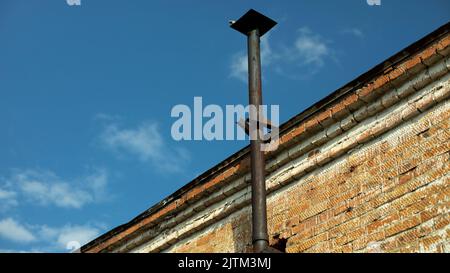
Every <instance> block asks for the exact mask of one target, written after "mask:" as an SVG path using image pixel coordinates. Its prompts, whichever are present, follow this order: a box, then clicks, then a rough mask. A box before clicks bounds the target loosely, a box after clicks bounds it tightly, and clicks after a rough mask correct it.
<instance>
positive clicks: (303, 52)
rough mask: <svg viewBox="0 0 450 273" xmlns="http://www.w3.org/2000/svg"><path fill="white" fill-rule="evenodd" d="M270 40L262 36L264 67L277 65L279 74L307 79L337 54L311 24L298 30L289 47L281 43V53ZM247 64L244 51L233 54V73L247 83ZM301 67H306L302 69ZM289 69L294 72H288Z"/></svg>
mask: <svg viewBox="0 0 450 273" xmlns="http://www.w3.org/2000/svg"><path fill="white" fill-rule="evenodd" d="M269 40H270V36H269V35H268V34H266V35H265V36H263V37H262V38H261V62H262V66H265V67H267V68H269V69H271V68H273V69H274V71H275V72H277V73H278V74H281V75H283V76H286V77H290V78H304V77H305V75H306V76H308V75H312V74H315V73H316V72H318V71H319V70H320V68H322V67H323V66H324V65H325V63H326V61H327V59H329V58H332V55H333V50H332V49H331V48H330V47H329V42H328V41H326V40H325V39H323V38H322V37H321V36H320V35H319V34H317V33H314V32H313V31H312V30H311V29H309V28H307V27H303V28H300V29H299V30H298V32H297V36H296V38H295V40H294V42H293V44H290V45H287V46H286V45H282V44H278V47H277V50H276V52H277V53H274V51H273V50H272V47H271V44H270V42H269ZM247 67H248V64H247V55H246V54H244V53H242V52H241V53H237V54H235V55H233V57H232V59H231V65H230V76H231V77H234V78H236V79H239V80H241V81H243V82H247V71H248V70H247ZM299 68H301V69H303V70H301V71H299ZM286 71H293V72H291V73H286ZM297 75H302V77H299V76H297Z"/></svg>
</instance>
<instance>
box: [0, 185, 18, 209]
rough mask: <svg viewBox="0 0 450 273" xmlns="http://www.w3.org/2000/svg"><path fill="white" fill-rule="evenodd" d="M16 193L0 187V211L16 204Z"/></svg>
mask: <svg viewBox="0 0 450 273" xmlns="http://www.w3.org/2000/svg"><path fill="white" fill-rule="evenodd" d="M16 198H17V193H16V192H15V191H11V190H6V189H2V188H0V212H1V211H4V210H7V209H9V208H10V207H13V206H17V205H18V204H19V203H18V201H17V199H16Z"/></svg>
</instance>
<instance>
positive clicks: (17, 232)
mask: <svg viewBox="0 0 450 273" xmlns="http://www.w3.org/2000/svg"><path fill="white" fill-rule="evenodd" d="M0 237H2V238H4V239H7V240H10V241H14V242H19V243H29V242H33V241H35V240H36V238H35V236H34V235H33V234H32V232H31V231H30V230H28V229H27V228H26V227H25V226H23V225H21V224H20V223H18V222H16V221H15V220H13V219H12V218H6V219H3V220H1V221H0Z"/></svg>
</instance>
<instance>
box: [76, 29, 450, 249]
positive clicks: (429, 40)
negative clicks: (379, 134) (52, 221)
mask: <svg viewBox="0 0 450 273" xmlns="http://www.w3.org/2000/svg"><path fill="white" fill-rule="evenodd" d="M449 32H450V22H447V23H446V24H444V25H442V26H441V27H439V28H438V29H436V30H435V31H433V32H431V33H430V34H428V35H426V36H425V37H423V38H421V39H420V40H418V41H416V42H414V43H413V44H411V45H409V46H408V47H406V48H404V49H402V50H401V51H399V52H398V53H396V54H394V55H393V56H391V57H389V58H388V59H387V60H385V61H383V62H381V63H379V64H378V65H376V66H375V67H373V68H372V69H370V70H369V71H367V72H365V73H363V74H361V75H360V76H358V77H357V78H356V79H354V80H352V81H351V82H349V83H347V84H345V85H344V86H342V87H340V88H338V89H337V90H335V91H334V92H332V93H330V94H329V95H327V96H326V97H324V98H323V99H321V100H319V101H317V102H316V103H314V104H313V105H312V106H310V107H308V108H307V109H305V110H304V111H302V112H301V113H299V114H297V115H296V116H294V117H293V118H291V119H289V120H288V121H287V122H285V123H283V124H282V125H280V137H281V136H282V135H283V134H284V133H286V132H288V131H290V130H291V129H292V128H293V127H295V126H296V125H298V124H300V123H302V122H304V121H306V120H307V119H308V118H310V117H312V116H313V115H315V114H316V113H317V112H320V111H321V110H323V109H325V108H327V107H328V106H330V105H332V104H333V103H334V102H335V101H337V100H339V99H341V98H342V97H344V96H346V95H348V94H349V93H352V92H354V91H356V90H358V89H359V88H361V87H363V86H364V85H366V84H367V83H368V82H370V81H371V80H372V79H374V78H375V77H376V76H378V75H380V74H383V73H384V72H385V71H386V70H387V69H389V68H392V67H396V66H397V65H398V64H400V63H402V62H404V61H405V60H406V59H407V58H409V57H411V56H412V55H414V54H416V53H418V52H420V51H421V50H423V49H424V48H427V47H428V46H430V45H431V44H433V43H435V42H436V41H437V40H440V39H441V38H443V37H445V36H446V35H448V34H449ZM249 152H250V146H249V145H247V146H246V147H244V148H242V149H241V150H239V151H238V152H236V153H234V154H232V155H231V156H229V157H228V158H226V159H225V160H223V161H221V162H220V163H218V164H216V165H215V166H214V167H212V168H210V169H209V170H207V171H205V172H204V173H203V174H201V175H199V176H198V177H196V178H195V179H194V180H192V181H191V182H189V183H187V184H186V185H184V186H183V187H181V188H180V189H178V190H177V191H175V192H174V193H172V194H170V195H169V196H167V197H166V198H164V199H163V200H161V201H160V202H158V203H156V204H155V205H153V206H152V207H150V208H149V209H147V210H145V211H144V212H142V213H141V214H139V215H138V216H136V217H135V218H133V219H132V220H130V221H129V222H127V223H125V224H122V225H120V226H117V227H115V228H114V229H112V230H110V231H108V232H106V233H104V234H103V235H101V236H99V237H97V238H96V239H94V240H92V241H91V242H89V243H87V244H85V245H84V246H82V247H81V252H86V251H88V250H89V249H90V248H93V247H95V246H97V245H98V244H100V243H102V242H104V241H106V240H108V239H109V238H112V237H114V236H115V235H117V234H119V233H121V232H122V231H124V230H126V229H128V228H129V227H132V226H133V225H135V224H136V223H138V222H140V221H141V220H142V219H144V218H146V217H148V216H150V215H152V214H154V213H156V212H157V211H159V210H160V209H161V208H163V207H165V206H166V205H167V204H168V203H170V202H171V201H173V200H177V199H179V198H180V197H181V196H182V195H183V194H185V193H187V192H188V191H189V190H191V189H193V188H195V187H197V186H199V185H202V184H203V183H205V182H207V181H208V180H209V179H210V178H211V177H214V176H215V175H216V174H217V173H221V172H222V171H223V170H225V169H227V167H228V166H232V165H234V164H235V163H237V162H239V161H240V160H241V159H243V158H244V157H246V156H248V154H249Z"/></svg>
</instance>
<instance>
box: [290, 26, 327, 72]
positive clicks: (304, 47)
mask: <svg viewBox="0 0 450 273" xmlns="http://www.w3.org/2000/svg"><path fill="white" fill-rule="evenodd" d="M299 33H300V35H299V37H297V39H296V40H295V50H296V52H295V53H296V54H298V56H294V57H295V58H296V59H300V60H301V62H302V63H303V64H312V65H315V66H316V67H321V66H323V64H324V59H325V57H327V56H328V55H329V54H330V49H329V48H328V46H327V44H326V43H325V41H324V40H323V39H322V38H321V37H320V36H319V35H317V34H315V33H313V32H312V31H311V30H310V29H309V28H306V27H304V28H301V29H300V30H299Z"/></svg>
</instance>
